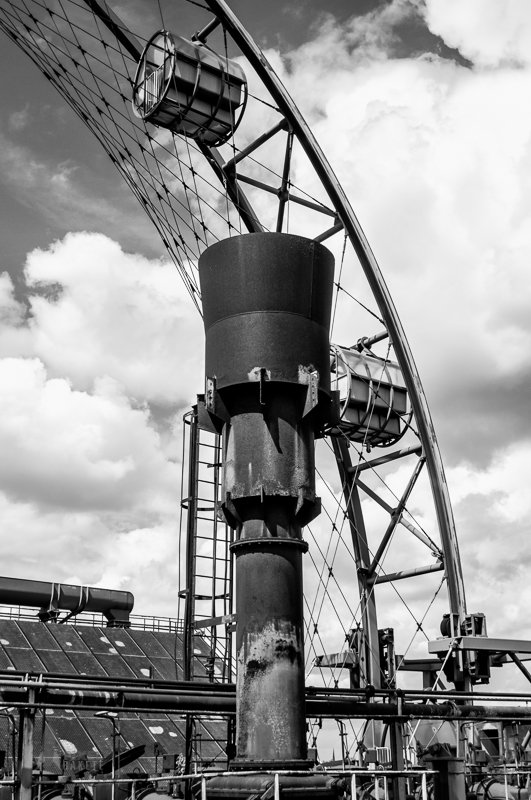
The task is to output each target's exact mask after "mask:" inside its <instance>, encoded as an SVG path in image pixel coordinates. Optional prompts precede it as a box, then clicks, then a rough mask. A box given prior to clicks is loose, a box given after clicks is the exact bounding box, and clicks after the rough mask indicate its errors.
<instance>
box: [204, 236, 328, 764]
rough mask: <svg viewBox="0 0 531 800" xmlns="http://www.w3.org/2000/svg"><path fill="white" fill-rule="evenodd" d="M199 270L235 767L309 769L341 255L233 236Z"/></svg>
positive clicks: (298, 241)
mask: <svg viewBox="0 0 531 800" xmlns="http://www.w3.org/2000/svg"><path fill="white" fill-rule="evenodd" d="M199 276H200V281H201V290H202V297H203V318H204V323H205V332H206V353H205V372H206V394H205V406H206V409H207V411H208V412H209V413H210V414H211V415H212V416H214V417H217V419H218V421H221V422H222V423H223V424H224V428H223V440H224V474H223V504H222V508H223V512H224V514H225V518H226V520H227V522H228V524H229V525H230V526H231V527H232V528H233V529H234V530H235V532H236V535H235V539H236V541H235V542H234V543H233V544H232V546H231V550H232V552H233V554H234V557H235V578H236V581H235V582H236V619H237V623H236V657H237V677H236V731H237V734H236V738H237V752H236V759H235V761H234V762H233V768H237V769H238V768H239V769H246V770H249V769H273V770H274V769H279V768H282V769H301V768H308V767H309V766H310V765H309V763H308V761H307V747H306V720H305V698H304V649H303V647H304V645H303V638H304V637H303V634H304V620H303V595H302V554H303V552H305V550H306V549H307V545H306V543H305V542H304V541H303V539H302V527H303V526H304V525H305V524H307V523H308V522H310V521H311V520H312V519H314V518H315V517H316V516H317V515H318V513H319V510H320V506H319V500H318V498H316V496H315V467H314V435H315V433H316V431H318V430H319V429H320V427H321V426H322V424H323V422H324V421H325V420H326V419H327V418H328V415H329V413H330V356H329V348H330V344H329V324H330V313H331V300H332V288H333V257H332V255H331V253H330V252H329V251H328V250H327V249H326V248H324V247H323V246H322V245H320V244H317V243H315V242H312V241H310V240H308V239H303V238H302V237H299V236H291V235H288V234H280V233H271V234H262V233H257V234H252V235H247V236H235V237H232V238H231V239H229V240H225V241H221V242H218V243H217V244H215V245H213V246H211V247H210V248H208V249H207V250H206V251H205V252H204V253H203V254H202V256H201V258H200V260H199Z"/></svg>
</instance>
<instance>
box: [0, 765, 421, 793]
mask: <svg viewBox="0 0 531 800" xmlns="http://www.w3.org/2000/svg"><path fill="white" fill-rule="evenodd" d="M312 774H313V775H315V776H316V777H322V776H323V775H326V776H327V777H331V778H338V779H343V780H344V781H345V787H344V791H345V794H346V795H347V796H350V797H351V798H356V797H358V796H359V794H358V793H359V792H360V791H363V797H367V798H371V800H372V798H374V800H389V798H390V797H391V796H392V793H391V791H390V789H391V785H392V782H393V781H394V780H395V779H396V778H404V779H406V780H408V781H409V782H410V786H409V787H408V790H409V791H411V790H414V791H416V792H417V795H416V796H417V797H418V798H419V800H429V794H428V782H429V779H430V777H431V776H432V775H434V774H435V773H434V771H433V770H420V769H408V770H402V771H398V770H390V769H389V770H367V769H362V768H360V769H354V770H345V771H336V770H334V771H328V770H327V771H326V772H324V771H320V770H317V771H315V772H313V773H311V772H310V773H308V772H300V771H293V770H269V771H267V770H264V771H241V772H240V771H238V772H237V773H235V772H214V771H212V772H203V773H190V774H186V775H178V774H173V775H164V776H156V777H148V776H147V775H143V776H139V777H138V778H132V777H128V778H114V779H113V778H72V779H69V778H67V779H66V780H65V778H64V777H63V779H62V780H61V782H60V783H58V782H57V781H50V780H49V779H48V780H47V779H44V780H41V781H38V782H36V784H35V787H34V788H35V789H37V793H39V792H43V791H44V790H46V791H47V795H48V796H49V794H48V793H49V790H50V788H52V787H53V786H56V787H57V789H58V794H61V795H62V796H63V797H69V796H72V795H73V791H69V788H70V787H71V789H72V790H73V789H74V787H76V786H77V787H81V788H84V789H88V790H90V791H91V793H93V790H94V787H95V786H98V785H108V786H111V787H117V786H120V787H122V788H121V791H120V797H123V796H124V794H127V796H128V800H136V797H137V794H138V793H139V791H140V790H142V789H145V788H146V787H147V786H150V787H152V788H154V789H155V791H156V792H157V794H158V795H160V796H161V797H162V796H163V795H164V793H165V790H166V791H167V793H168V795H169V796H175V789H176V786H177V785H178V784H181V785H183V784H186V783H190V782H193V783H194V784H195V787H196V788H195V790H194V795H195V796H197V795H199V791H198V790H199V788H200V798H201V800H208V782H209V780H211V779H212V778H220V777H231V778H234V777H235V775H237V776H238V777H239V778H240V777H242V778H243V777H245V776H255V777H256V776H260V777H266V776H271V778H272V780H273V790H274V795H273V800H280V798H281V792H282V784H281V779H282V778H289V777H298V778H300V777H305V778H308V777H310V776H311V775H312ZM0 783H2V782H0ZM3 783H5V784H6V785H13V782H12V781H4V782H3ZM124 786H127V787H128V788H129V791H128V792H124V791H123V787H124ZM59 790H60V791H59ZM113 794H114V792H113ZM179 796H180V795H179Z"/></svg>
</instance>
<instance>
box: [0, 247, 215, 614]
mask: <svg viewBox="0 0 531 800" xmlns="http://www.w3.org/2000/svg"><path fill="white" fill-rule="evenodd" d="M26 279H27V285H28V296H27V299H28V307H26V306H25V305H23V304H22V303H20V302H18V301H17V300H16V299H15V295H14V289H13V285H12V282H11V280H10V279H9V277H8V276H7V274H5V273H4V274H3V275H2V276H0V355H1V357H0V386H1V389H0V408H1V413H0V417H1V421H0V450H1V452H2V453H3V456H4V457H3V458H2V459H1V460H0V506H1V515H2V519H3V524H4V526H5V530H9V532H10V543H9V553H8V557H9V564H10V572H11V574H13V575H24V576H28V577H38V578H42V579H51V580H63V581H70V582H76V583H77V582H79V583H85V584H87V583H96V584H98V585H109V586H116V587H124V588H130V589H132V590H133V591H134V592H135V594H137V595H138V596H139V597H140V598H141V600H142V601H143V606H144V608H143V610H148V609H150V610H151V611H152V612H153V613H154V612H156V611H157V603H158V604H159V609H158V610H159V613H167V614H168V615H173V614H175V613H176V608H175V607H174V605H175V604H174V599H175V593H174V594H173V596H172V595H171V593H170V585H171V586H173V589H174V590H175V582H176V580H177V570H178V561H179V559H178V551H179V540H178V534H177V530H176V521H177V520H178V518H179V496H180V474H181V468H180V463H179V460H180V452H181V443H180V441H179V440H178V431H179V428H180V418H181V416H182V413H183V411H184V409H185V408H188V407H189V405H190V403H191V402H192V401H193V399H194V397H195V394H196V393H197V392H198V391H201V382H200V375H201V362H202V357H201V351H202V333H201V328H202V325H201V321H200V319H199V316H198V315H197V312H196V311H195V310H193V309H192V308H191V307H189V306H188V304H186V303H185V302H184V300H183V297H184V294H185V292H184V289H183V288H182V287H181V285H180V282H179V280H178V276H177V274H176V273H175V270H174V268H173V267H172V266H171V265H169V264H168V263H163V262H160V261H150V260H148V259H146V258H144V257H141V256H135V255H130V254H126V253H124V252H123V251H122V250H121V248H120V247H119V246H118V245H117V244H116V243H115V242H112V241H111V240H110V239H108V238H106V237H105V236H102V235H95V234H87V233H84V234H71V235H69V236H67V237H66V238H65V239H64V240H63V241H60V242H56V243H55V244H54V245H52V246H51V247H50V248H49V249H48V250H38V251H34V252H33V253H30V254H29V256H28V261H27V264H26ZM156 575H158V579H157V580H155V576H156ZM146 581H147V583H146ZM155 584H156V585H157V587H158V591H155V592H153V586H154V585H155ZM150 594H151V598H150Z"/></svg>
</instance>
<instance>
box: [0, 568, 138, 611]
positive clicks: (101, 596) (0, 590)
mask: <svg viewBox="0 0 531 800" xmlns="http://www.w3.org/2000/svg"><path fill="white" fill-rule="evenodd" d="M134 602H135V599H134V597H133V595H132V594H131V592H126V591H118V590H115V589H98V588H95V587H91V586H76V585H72V584H68V583H49V582H47V581H32V580H26V579H23V578H6V577H0V604H2V605H13V606H29V607H31V608H41V609H44V610H47V611H51V612H53V611H70V612H72V613H73V614H76V613H81V612H82V611H89V612H93V613H101V614H104V615H105V616H106V617H107V618H108V619H117V620H119V621H120V622H127V621H128V619H129V614H130V613H131V611H132V610H133V605H134Z"/></svg>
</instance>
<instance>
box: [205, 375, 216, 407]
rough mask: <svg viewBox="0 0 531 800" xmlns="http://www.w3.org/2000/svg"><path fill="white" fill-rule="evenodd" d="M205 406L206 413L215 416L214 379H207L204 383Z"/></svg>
mask: <svg viewBox="0 0 531 800" xmlns="http://www.w3.org/2000/svg"><path fill="white" fill-rule="evenodd" d="M205 406H206V409H207V411H210V412H211V413H212V414H215V413H216V412H215V408H216V379H215V378H208V377H207V379H206V382H205Z"/></svg>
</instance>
